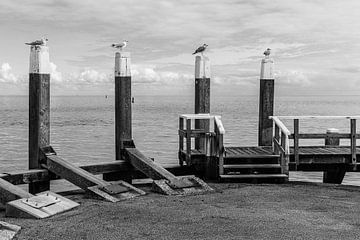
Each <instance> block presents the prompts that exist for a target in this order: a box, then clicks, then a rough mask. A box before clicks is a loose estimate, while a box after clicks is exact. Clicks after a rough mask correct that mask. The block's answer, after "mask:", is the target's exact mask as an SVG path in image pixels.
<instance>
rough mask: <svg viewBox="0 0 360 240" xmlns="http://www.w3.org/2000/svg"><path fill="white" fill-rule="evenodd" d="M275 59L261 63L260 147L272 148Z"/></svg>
mask: <svg viewBox="0 0 360 240" xmlns="http://www.w3.org/2000/svg"><path fill="white" fill-rule="evenodd" d="M273 65H274V61H273V59H271V58H269V57H267V56H265V58H264V59H263V60H262V61H261V72H260V99H259V129H258V145H259V146H272V134H273V123H272V120H271V119H269V116H273V115H274V73H273Z"/></svg>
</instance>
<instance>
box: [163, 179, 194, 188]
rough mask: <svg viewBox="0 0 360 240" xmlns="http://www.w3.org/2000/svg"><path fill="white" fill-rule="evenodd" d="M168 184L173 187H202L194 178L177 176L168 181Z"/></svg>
mask: <svg viewBox="0 0 360 240" xmlns="http://www.w3.org/2000/svg"><path fill="white" fill-rule="evenodd" d="M167 184H168V185H169V186H170V187H171V188H173V189H181V188H191V187H200V184H199V183H198V182H197V181H196V180H195V179H194V178H182V177H177V178H175V179H172V180H171V181H167Z"/></svg>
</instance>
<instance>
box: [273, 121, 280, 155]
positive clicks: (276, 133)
mask: <svg viewBox="0 0 360 240" xmlns="http://www.w3.org/2000/svg"><path fill="white" fill-rule="evenodd" d="M274 139H276V140H277V142H280V128H279V126H278V125H276V124H275V132H274ZM273 145H274V153H275V154H279V147H278V146H277V145H276V144H275V143H274V144H273Z"/></svg>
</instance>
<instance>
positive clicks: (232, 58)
mask: <svg viewBox="0 0 360 240" xmlns="http://www.w3.org/2000/svg"><path fill="white" fill-rule="evenodd" d="M359 12H360V1H358V0H347V1H339V0H327V1H320V0H312V1H307V0H291V1H289V0H272V1H268V0H259V1H257V0H223V1H219V0H206V1H205V0H196V1H190V0H176V1H175V0H174V1H171V0H131V1H122V0H102V1H98V0H86V1H85V0H81V1H80V0H79V1H72V0H31V1H27V0H26V1H25V0H21V1H20V0H1V1H0V22H1V24H0V33H1V34H0V36H1V37H0V43H1V44H0V95H26V94H27V93H28V71H29V51H30V50H29V46H27V45H25V44H24V43H25V42H29V41H33V40H36V39H39V38H41V37H42V36H46V37H47V38H48V39H49V42H48V45H49V48H50V61H51V93H52V94H53V95H111V94H113V93H114V86H113V85H114V79H113V78H114V77H113V71H114V53H115V51H114V49H112V48H111V47H110V45H111V44H112V43H118V42H122V41H123V40H125V39H126V40H128V41H129V43H128V47H127V48H126V50H127V51H129V52H131V61H132V66H131V68H132V81H133V95H174V94H180V95H184V94H191V93H192V92H193V91H194V62H195V59H194V56H193V55H191V53H192V52H193V51H194V50H195V49H196V48H197V47H198V46H200V45H202V44H203V43H206V44H208V45H209V47H208V49H207V51H206V55H207V56H208V57H209V58H210V61H211V91H212V92H213V93H215V94H232V95H254V94H257V93H258V91H259V73H260V62H261V59H262V57H263V55H262V53H263V52H264V50H265V49H266V48H268V47H269V48H271V49H272V54H271V57H272V58H273V59H274V62H275V84H276V91H277V92H278V93H279V94H283V95H294V94H295V95H297V94H299V95H301V94H311V95H313V94H322V95H332V94H344V95H349V94H351V95H359V94H360V78H359V73H360V21H359V20H360V17H359Z"/></svg>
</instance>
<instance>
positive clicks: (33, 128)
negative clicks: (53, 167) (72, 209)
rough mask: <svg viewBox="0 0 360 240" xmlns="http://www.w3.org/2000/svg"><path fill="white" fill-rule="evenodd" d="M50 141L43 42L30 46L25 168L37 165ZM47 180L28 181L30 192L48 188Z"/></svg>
mask: <svg viewBox="0 0 360 240" xmlns="http://www.w3.org/2000/svg"><path fill="white" fill-rule="evenodd" d="M49 144H50V61H49V48H48V47H47V46H31V48H30V70H29V169H39V168H41V166H40V161H39V159H40V158H39V151H40V148H41V147H44V146H47V145H49ZM49 188H50V181H44V182H37V183H30V184H29V192H30V193H32V194H35V193H39V192H43V191H46V190H49Z"/></svg>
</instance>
